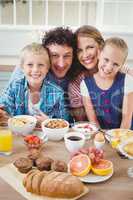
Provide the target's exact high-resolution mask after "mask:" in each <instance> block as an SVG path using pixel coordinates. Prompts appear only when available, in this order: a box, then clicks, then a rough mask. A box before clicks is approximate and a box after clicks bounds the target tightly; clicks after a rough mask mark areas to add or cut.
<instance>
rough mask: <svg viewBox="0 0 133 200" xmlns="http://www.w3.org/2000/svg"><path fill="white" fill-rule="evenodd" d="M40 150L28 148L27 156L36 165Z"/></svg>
mask: <svg viewBox="0 0 133 200" xmlns="http://www.w3.org/2000/svg"><path fill="white" fill-rule="evenodd" d="M40 154H41V152H40V150H39V149H34V148H33V149H30V150H29V151H28V158H29V159H30V160H32V161H33V165H34V166H36V162H35V161H36V160H37V159H38V158H39V157H40Z"/></svg>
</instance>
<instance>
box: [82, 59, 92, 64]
mask: <svg viewBox="0 0 133 200" xmlns="http://www.w3.org/2000/svg"><path fill="white" fill-rule="evenodd" d="M93 60H94V59H93V58H88V59H84V60H82V61H83V63H85V64H90V63H92V62H93Z"/></svg>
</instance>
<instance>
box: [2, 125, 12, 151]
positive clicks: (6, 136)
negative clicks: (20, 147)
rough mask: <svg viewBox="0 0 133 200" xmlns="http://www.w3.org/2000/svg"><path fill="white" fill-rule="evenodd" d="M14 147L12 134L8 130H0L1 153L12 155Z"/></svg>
mask: <svg viewBox="0 0 133 200" xmlns="http://www.w3.org/2000/svg"><path fill="white" fill-rule="evenodd" d="M12 147H13V136H12V132H11V131H10V130H9V129H8V128H7V129H6V128H2V129H0V153H1V154H5V155H10V154H11V153H12Z"/></svg>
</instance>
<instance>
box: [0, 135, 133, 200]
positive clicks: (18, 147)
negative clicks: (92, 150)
mask: <svg viewBox="0 0 133 200" xmlns="http://www.w3.org/2000/svg"><path fill="white" fill-rule="evenodd" d="M85 146H86V147H88V146H92V141H91V140H87V141H86V144H85ZM103 150H104V152H105V159H106V158H107V159H108V160H111V161H112V162H113V165H114V173H113V176H112V177H111V178H110V179H108V180H106V181H104V182H101V183H91V184H90V183H88V184H86V185H87V187H89V192H88V193H87V194H86V195H85V196H83V197H81V198H80V199H81V200H104V199H108V200H112V199H113V200H118V199H121V200H133V178H131V177H128V174H127V169H128V168H129V167H133V160H128V159H125V158H123V157H120V155H118V153H117V151H116V150H115V149H113V148H112V147H111V146H110V144H109V143H108V142H107V141H106V143H105V145H104V147H103ZM43 154H44V155H46V156H49V157H51V158H53V159H60V160H63V161H66V162H68V161H69V159H70V154H69V153H68V151H67V149H66V148H65V144H64V141H63V140H62V141H59V142H52V141H48V142H46V143H45V144H44V147H43ZM26 155H27V149H26V146H25V144H24V142H23V138H22V137H21V136H14V145H13V152H12V154H11V155H10V156H4V155H3V156H2V155H0V167H3V166H6V165H7V164H11V163H13V162H14V161H15V160H16V159H17V158H19V157H21V156H23V157H24V156H26ZM0 199H1V200H14V199H17V200H25V197H23V196H22V195H21V194H20V193H19V192H18V191H17V188H16V190H15V189H14V188H12V187H11V186H10V185H9V184H8V183H7V182H6V181H5V180H4V179H3V178H0ZM31 200H32V199H31Z"/></svg>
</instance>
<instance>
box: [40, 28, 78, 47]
mask: <svg viewBox="0 0 133 200" xmlns="http://www.w3.org/2000/svg"><path fill="white" fill-rule="evenodd" d="M42 44H43V46H45V47H47V46H48V45H51V44H58V45H67V46H69V47H72V49H73V50H75V48H76V41H75V35H74V33H73V32H72V30H71V29H69V28H68V27H67V28H63V27H57V28H54V29H51V30H49V31H47V32H46V33H45V35H44V37H43V39H42Z"/></svg>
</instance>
